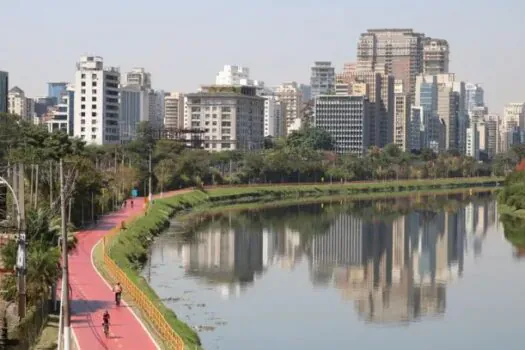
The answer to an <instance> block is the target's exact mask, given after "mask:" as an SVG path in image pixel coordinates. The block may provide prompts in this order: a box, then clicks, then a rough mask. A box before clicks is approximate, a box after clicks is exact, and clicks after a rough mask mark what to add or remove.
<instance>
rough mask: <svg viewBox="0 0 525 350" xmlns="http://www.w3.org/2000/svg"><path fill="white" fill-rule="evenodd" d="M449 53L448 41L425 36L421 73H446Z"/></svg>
mask: <svg viewBox="0 0 525 350" xmlns="http://www.w3.org/2000/svg"><path fill="white" fill-rule="evenodd" d="M449 55H450V50H449V46H448V41H446V40H444V39H433V38H425V40H424V42H423V74H428V75H436V74H443V73H448V65H449Z"/></svg>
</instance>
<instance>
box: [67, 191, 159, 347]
mask: <svg viewBox="0 0 525 350" xmlns="http://www.w3.org/2000/svg"><path fill="white" fill-rule="evenodd" d="M143 204H144V199H143V198H136V199H135V200H134V208H131V206H130V205H129V201H128V205H127V207H126V208H122V209H121V210H119V211H118V212H114V213H111V214H108V215H106V216H104V217H102V218H101V219H100V220H99V221H98V223H97V224H96V225H95V226H94V227H93V228H90V229H88V230H83V231H80V232H78V233H77V238H78V243H77V247H76V249H75V250H73V251H72V252H71V253H70V255H69V282H70V293H71V314H72V316H71V327H72V329H73V333H74V336H75V337H76V341H77V344H78V346H79V347H80V349H82V350H84V349H86V350H95V349H143V350H149V349H159V347H158V345H157V344H156V342H155V340H153V338H152V337H151V335H150V333H149V332H148V331H147V330H146V328H145V327H144V325H143V324H142V323H141V321H140V320H139V319H138V318H137V317H136V315H135V314H134V313H133V310H132V309H131V307H130V306H128V304H126V303H124V302H123V303H121V304H120V306H118V307H117V306H116V305H115V297H114V294H113V292H112V289H111V286H110V285H109V284H108V283H107V282H106V281H105V280H104V279H103V278H102V276H100V274H99V273H98V272H97V270H96V268H95V266H94V264H93V261H92V251H93V248H94V247H95V246H96V244H97V243H98V242H99V241H100V239H101V238H102V237H103V236H105V235H106V234H108V233H109V232H110V231H111V230H112V229H113V228H114V227H115V226H118V225H120V223H121V222H122V221H124V220H126V219H128V218H130V217H132V216H134V215H137V214H139V213H141V212H143V210H144V209H143ZM125 292H126V291H124V295H125ZM105 310H108V311H109V313H110V315H111V321H110V334H109V336H108V337H106V336H105V335H104V332H103V329H102V315H103V314H104V311H105Z"/></svg>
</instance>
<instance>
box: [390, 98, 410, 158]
mask: <svg viewBox="0 0 525 350" xmlns="http://www.w3.org/2000/svg"><path fill="white" fill-rule="evenodd" d="M394 100H395V102H394V140H393V143H394V144H395V145H397V146H398V147H399V148H400V149H401V150H403V151H410V148H409V143H408V141H409V131H410V130H409V125H410V124H409V119H410V104H409V102H408V96H407V95H405V94H396V95H395V97H394Z"/></svg>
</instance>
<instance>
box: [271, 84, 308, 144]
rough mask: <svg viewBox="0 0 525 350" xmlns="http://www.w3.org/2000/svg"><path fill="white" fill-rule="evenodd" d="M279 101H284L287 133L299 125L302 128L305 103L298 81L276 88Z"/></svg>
mask: <svg viewBox="0 0 525 350" xmlns="http://www.w3.org/2000/svg"><path fill="white" fill-rule="evenodd" d="M275 94H276V95H277V97H278V99H279V101H281V103H284V105H285V111H284V119H285V121H286V133H287V134H290V133H291V132H292V131H293V130H296V129H297V127H299V128H300V126H301V120H302V117H303V116H302V113H301V108H302V105H303V100H302V98H303V94H302V93H301V89H300V88H299V86H298V85H297V83H296V82H288V83H283V84H281V85H280V86H279V87H277V89H276V90H275Z"/></svg>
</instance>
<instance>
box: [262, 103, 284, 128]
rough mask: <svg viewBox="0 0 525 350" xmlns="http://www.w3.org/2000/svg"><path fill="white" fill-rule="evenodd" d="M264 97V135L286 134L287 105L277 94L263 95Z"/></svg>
mask: <svg viewBox="0 0 525 350" xmlns="http://www.w3.org/2000/svg"><path fill="white" fill-rule="evenodd" d="M262 97H263V98H264V137H267V136H270V137H282V136H286V121H285V119H284V112H285V106H284V103H281V101H279V99H278V98H277V96H273V95H269V96H262Z"/></svg>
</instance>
